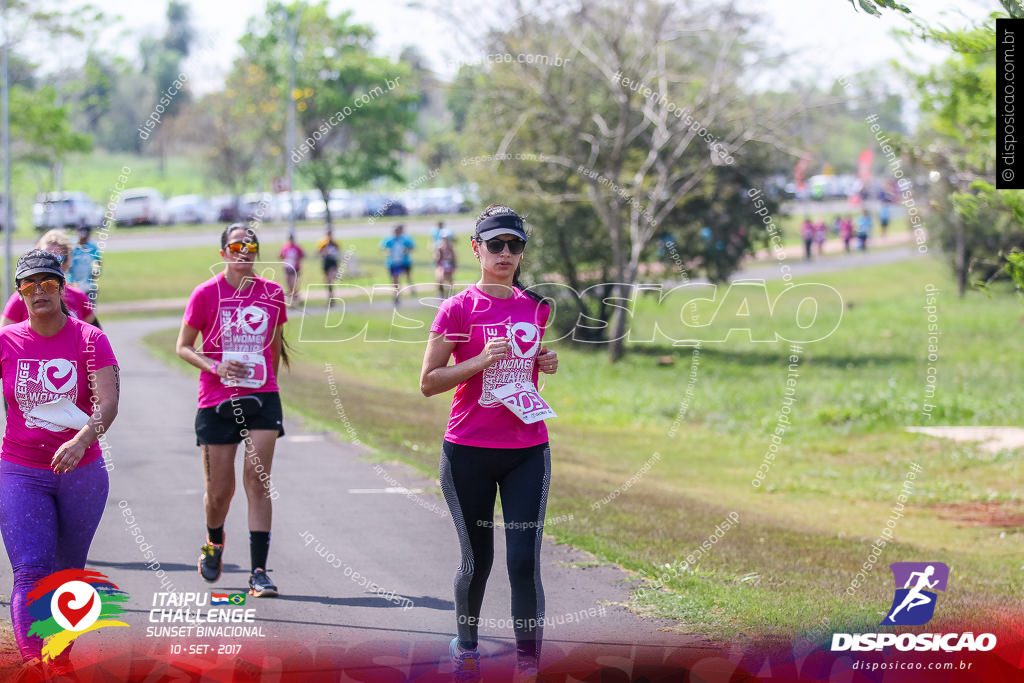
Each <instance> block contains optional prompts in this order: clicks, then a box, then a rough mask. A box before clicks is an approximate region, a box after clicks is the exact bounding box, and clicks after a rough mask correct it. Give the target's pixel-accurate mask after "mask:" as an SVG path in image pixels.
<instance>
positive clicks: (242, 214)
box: [238, 192, 277, 223]
mask: <svg viewBox="0 0 1024 683" xmlns="http://www.w3.org/2000/svg"><path fill="white" fill-rule="evenodd" d="M238 220H240V221H254V222H257V223H272V222H274V221H276V220H277V212H276V210H275V206H274V195H272V194H270V193H269V192H250V193H248V194H243V195H242V201H241V202H240V203H239V205H238Z"/></svg>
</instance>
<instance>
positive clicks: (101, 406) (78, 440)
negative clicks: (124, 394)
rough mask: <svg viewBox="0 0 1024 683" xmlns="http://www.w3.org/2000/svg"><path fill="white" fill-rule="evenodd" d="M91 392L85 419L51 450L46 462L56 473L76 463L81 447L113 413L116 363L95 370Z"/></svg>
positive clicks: (82, 451) (117, 378)
mask: <svg viewBox="0 0 1024 683" xmlns="http://www.w3.org/2000/svg"><path fill="white" fill-rule="evenodd" d="M95 376H96V380H95V388H94V389H93V394H94V396H95V397H96V404H95V405H94V407H93V413H92V415H90V416H89V422H88V423H86V425H85V426H84V427H82V428H81V429H80V430H78V433H77V434H75V435H74V436H73V437H71V439H70V440H68V441H65V442H64V443H62V444H61V445H60V447H59V448H58V449H57V452H56V453H54V454H53V460H51V461H50V465H51V466H52V467H53V471H54V472H56V473H57V474H66V473H67V472H70V471H71V470H73V469H75V468H76V467H77V466H78V463H79V462H80V461H81V460H82V456H84V455H85V450H86V449H87V448H88V447H89V446H91V445H92V444H93V443H95V442H96V440H97V439H99V438H100V435H101V434H103V433H104V432H105V431H107V429H109V428H110V425H111V424H112V423H113V422H114V418H115V417H117V403H118V399H119V398H120V395H121V374H120V370H118V367H117V366H116V365H108V366H107V367H105V368H100V369H99V370H97V371H96V375H95Z"/></svg>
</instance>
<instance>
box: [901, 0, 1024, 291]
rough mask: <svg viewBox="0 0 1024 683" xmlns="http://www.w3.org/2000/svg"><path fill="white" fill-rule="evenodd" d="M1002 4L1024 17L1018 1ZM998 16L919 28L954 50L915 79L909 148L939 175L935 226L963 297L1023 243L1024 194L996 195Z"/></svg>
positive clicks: (934, 184) (933, 190) (935, 191)
mask: <svg viewBox="0 0 1024 683" xmlns="http://www.w3.org/2000/svg"><path fill="white" fill-rule="evenodd" d="M1000 4H1001V5H1002V6H1003V8H1004V9H1005V10H1006V12H1007V14H1009V15H1011V16H1014V17H1024V9H1022V8H1021V7H1020V6H1019V5H1017V4H1016V2H1014V1H1013V0H1009V1H1007V0H1001V3H1000ZM997 16H999V15H998V14H996V15H993V17H990V18H989V19H988V20H986V21H984V22H981V23H978V24H975V25H971V26H967V27H964V28H960V29H953V30H950V29H946V28H942V29H936V28H934V27H931V26H929V25H927V24H925V23H924V22H921V21H919V20H918V21H915V23H914V25H915V27H916V29H917V31H916V35H917V36H918V37H919V38H921V39H923V40H928V41H931V42H936V43H939V44H942V45H945V46H947V47H949V48H950V49H951V50H952V51H953V54H952V55H951V56H950V57H949V59H947V60H946V61H945V62H944V63H943V64H941V65H940V66H938V67H934V68H932V69H929V70H928V71H927V72H925V73H923V74H916V75H915V83H916V89H917V93H918V96H919V98H920V101H921V105H920V108H921V114H922V117H921V126H920V128H919V131H918V134H917V136H916V137H915V139H914V140H913V141H912V142H911V143H910V144H907V145H905V147H907V149H908V152H909V154H910V155H911V157H912V158H913V159H914V160H915V161H916V162H917V163H918V164H919V165H921V166H923V167H925V168H926V169H930V170H931V172H932V173H931V177H932V180H933V182H932V187H931V188H930V189H931V193H930V195H931V208H932V212H931V219H930V220H931V221H932V227H934V228H935V230H934V232H935V234H936V236H937V238H938V242H939V244H940V245H941V247H942V249H943V251H944V252H945V253H946V254H948V255H949V256H950V260H951V263H952V267H953V272H954V275H955V277H956V280H957V288H958V292H959V294H960V296H964V295H965V293H966V291H967V287H968V283H969V279H970V275H971V272H972V270H973V269H974V268H975V267H976V266H980V267H984V264H987V263H992V262H994V261H995V260H996V259H1001V257H1002V256H1003V255H1005V254H1007V253H1010V252H1011V250H1012V249H1013V248H1014V247H1017V246H1019V244H1020V243H1021V241H1022V239H1024V230H1022V229H1021V226H1020V218H1021V217H1022V215H1024V212H1022V211H1020V209H1019V207H1018V204H1019V200H1018V198H1017V197H1016V195H1017V194H1018V193H1016V192H1010V191H999V190H996V189H995V182H996V179H995V175H996V164H995V160H996V138H995V130H996V118H995V117H996V106H995V104H996V59H995V42H996V41H995V23H994V20H995V17H997ZM1011 266H1012V263H1011ZM1012 272H1013V271H1012V268H1011V274H1012Z"/></svg>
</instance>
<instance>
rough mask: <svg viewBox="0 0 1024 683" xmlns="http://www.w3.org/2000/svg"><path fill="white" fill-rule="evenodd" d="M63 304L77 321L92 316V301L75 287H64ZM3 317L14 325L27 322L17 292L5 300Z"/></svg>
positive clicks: (24, 309)
mask: <svg viewBox="0 0 1024 683" xmlns="http://www.w3.org/2000/svg"><path fill="white" fill-rule="evenodd" d="M64 303H65V304H66V305H67V307H68V313H70V314H71V315H72V316H73V317H75V318H78V319H79V320H85V319H86V318H88V317H89V316H90V315H91V314H92V300H91V299H89V295H88V294H86V293H85V292H83V291H82V290H80V289H78V288H77V287H72V286H71V285H64ZM3 316H4V317H5V318H7V319H9V320H13V321H14V322H16V323H20V322H21V321H23V320H28V307H27V306H26V305H25V300H24V299H22V298H21V296H20V295H19V294H18V293H17V292H15V293H14V294H12V295H11V298H10V299H8V300H7V305H6V306H4V312H3Z"/></svg>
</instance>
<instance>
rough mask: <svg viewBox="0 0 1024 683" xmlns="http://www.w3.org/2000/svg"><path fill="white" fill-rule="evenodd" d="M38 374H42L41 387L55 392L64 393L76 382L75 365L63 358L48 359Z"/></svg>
mask: <svg viewBox="0 0 1024 683" xmlns="http://www.w3.org/2000/svg"><path fill="white" fill-rule="evenodd" d="M39 374H40V375H42V385H43V388H44V389H46V390H47V391H50V392H53V393H55V394H63V393H66V392H68V391H69V390H70V389H71V387H73V386H75V384H77V383H78V372H77V371H76V370H75V366H74V365H73V364H72V363H71V361H69V360H67V359H64V358H54V359H53V360H51V361H48V362H47V363H46V364H45V365H44V366H43V367H42V371H41V372H40V373H39Z"/></svg>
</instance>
